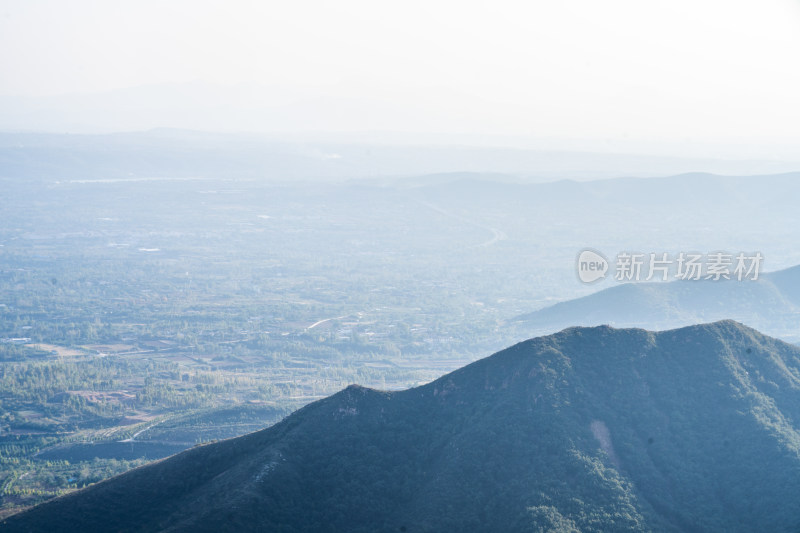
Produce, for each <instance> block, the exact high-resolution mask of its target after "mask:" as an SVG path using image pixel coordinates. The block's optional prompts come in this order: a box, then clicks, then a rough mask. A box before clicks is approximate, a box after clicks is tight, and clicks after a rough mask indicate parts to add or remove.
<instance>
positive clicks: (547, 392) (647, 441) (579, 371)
mask: <svg viewBox="0 0 800 533" xmlns="http://www.w3.org/2000/svg"><path fill="white" fill-rule="evenodd" d="M798 420H800V348H797V347H795V346H792V345H790V344H787V343H784V342H782V341H779V340H776V339H773V338H770V337H766V336H764V335H762V334H760V333H758V332H757V331H755V330H753V329H750V328H748V327H745V326H743V325H741V324H738V323H736V322H733V321H722V322H717V323H713V324H707V325H697V326H691V327H687V328H683V329H678V330H671V331H663V332H658V333H653V332H649V331H645V330H639V329H613V328H610V327H605V326H602V327H595V328H582V327H576V328H570V329H567V330H564V331H562V332H560V333H557V334H554V335H550V336H546V337H539V338H535V339H532V340H529V341H525V342H522V343H520V344H517V345H515V346H513V347H511V348H508V349H506V350H503V351H501V352H499V353H497V354H495V355H493V356H491V357H488V358H486V359H483V360H480V361H477V362H475V363H473V364H471V365H468V366H466V367H464V368H462V369H460V370H457V371H455V372H452V373H450V374H448V375H445V376H443V377H442V378H440V379H438V380H436V381H434V382H432V383H429V384H427V385H424V386H421V387H417V388H413V389H409V390H405V391H401V392H382V391H377V390H371V389H365V388H362V387H358V386H351V387H348V388H347V389H345V390H343V391H341V392H339V393H337V394H335V395H333V396H331V397H329V398H327V399H324V400H321V401H318V402H315V403H313V404H310V405H308V406H306V407H304V408H303V409H300V410H299V411H297V412H295V413H294V414H292V415H290V416H289V417H287V418H286V419H284V420H283V421H282V422H280V423H278V424H277V425H275V426H272V427H270V428H268V429H265V430H263V431H260V432H257V433H253V434H250V435H246V436H244V437H239V438H235V439H231V440H227V441H222V442H218V443H215V444H210V445H204V446H198V447H195V448H193V449H190V450H188V451H186V452H183V453H181V454H179V455H177V456H174V457H172V458H170V459H167V460H164V461H161V462H159V463H155V464H151V465H149V466H146V467H142V468H138V469H136V470H133V471H131V472H129V473H127V474H124V475H122V476H119V477H117V478H113V479H110V480H108V481H104V482H101V483H98V484H96V485H93V486H90V487H88V488H86V489H83V490H80V491H78V492H75V493H72V494H70V495H67V496H64V497H61V498H58V499H56V500H52V501H50V502H47V503H45V504H43V505H41V506H39V507H36V508H34V509H32V510H30V511H27V512H24V513H22V514H19V515H15V516H12V517H11V518H9V519H7V520H6V521H4V522H3V523H2V528H3V530H4V531H82V532H87V531H281V532H301V531H304V532H311V531H348V532H371V533H372V532H390V531H391V532H399V531H403V532H422V531H424V532H442V531H476V532H477V531H481V532H483V531H488V532H494V531H496V532H538V531H573V532H574V531H583V532H609V531H726V532H736V531H771V532H772V531H797V530H798V528H800V499H798V498H797V495H798V494H800V432H799V431H800V426H798Z"/></svg>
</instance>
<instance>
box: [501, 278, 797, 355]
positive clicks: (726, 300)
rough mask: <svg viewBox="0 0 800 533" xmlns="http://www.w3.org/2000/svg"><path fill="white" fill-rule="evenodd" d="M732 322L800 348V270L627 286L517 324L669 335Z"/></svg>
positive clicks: (532, 329)
mask: <svg viewBox="0 0 800 533" xmlns="http://www.w3.org/2000/svg"><path fill="white" fill-rule="evenodd" d="M726 318H730V319H733V320H737V321H740V322H743V323H745V324H748V325H749V326H753V327H755V328H757V329H758V330H759V331H763V332H764V333H766V334H769V335H772V336H774V337H779V338H781V339H783V340H786V341H789V342H800V266H795V267H792V268H787V269H785V270H780V271H777V272H771V273H765V274H761V275H760V276H759V279H758V280H756V281H750V280H744V281H737V280H720V281H711V280H709V281H705V280H703V281H673V282H669V283H663V282H661V283H625V284H622V285H617V286H614V287H610V288H608V289H604V290H602V291H599V292H596V293H594V294H590V295H589V296H585V297H583V298H577V299H575V300H568V301H565V302H561V303H557V304H555V305H551V306H549V307H545V308H544V309H540V310H538V311H535V312H533V313H528V314H525V315H521V316H519V317H517V318H516V319H514V320H513V321H512V323H514V325H515V326H516V327H518V328H519V329H520V330H521V331H525V332H529V334H542V333H551V332H554V331H559V330H561V329H564V328H565V327H568V326H570V325H579V326H596V325H601V324H608V325H612V326H615V327H640V328H646V329H665V328H676V327H681V326H687V325H689V324H696V323H700V322H713V321H717V320H723V319H726Z"/></svg>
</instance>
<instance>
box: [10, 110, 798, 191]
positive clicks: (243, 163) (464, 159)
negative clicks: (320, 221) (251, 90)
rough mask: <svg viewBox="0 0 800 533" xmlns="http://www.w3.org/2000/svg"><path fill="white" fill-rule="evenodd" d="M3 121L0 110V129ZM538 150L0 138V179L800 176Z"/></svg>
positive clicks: (192, 138)
mask: <svg viewBox="0 0 800 533" xmlns="http://www.w3.org/2000/svg"><path fill="white" fill-rule="evenodd" d="M8 107H9V108H13V106H11V105H9V106H8ZM123 107H125V108H126V109H127V108H129V107H130V106H128V105H126V106H123ZM0 108H2V97H0ZM131 109H133V108H131ZM2 118H3V117H2V110H0V127H1V123H2V122H3V120H2ZM58 131H64V130H58ZM66 131H70V130H69V129H67V130H66ZM537 146H538V145H536V144H534V145H533V148H506V147H499V146H492V145H488V146H486V145H477V146H475V145H469V144H464V143H450V144H444V143H443V142H442V141H441V140H439V141H436V140H435V139H434V140H431V141H430V142H428V143H426V142H424V141H423V140H420V139H419V138H417V137H415V136H412V135H405V136H399V137H397V138H395V137H393V136H389V137H387V136H385V135H381V134H377V133H376V134H363V135H356V136H354V135H333V134H328V135H321V136H309V135H305V136H303V135H296V134H288V135H277V134H255V133H210V132H201V131H193V130H183V129H171V128H157V129H152V130H146V131H130V132H124V133H108V134H64V133H40V132H31V131H24V132H17V131H8V130H6V131H5V132H3V131H0V178H6V177H12V178H19V177H26V178H45V179H48V180H62V179H120V178H126V179H127V178H143V177H145V178H149V177H203V178H224V179H259V180H266V181H279V182H280V181H292V180H297V179H304V180H334V179H336V180H343V179H364V178H376V177H380V178H387V177H405V176H423V175H428V174H438V173H451V172H468V173H474V174H479V175H480V176H483V177H486V176H489V175H496V174H497V173H500V174H511V175H514V176H524V177H526V179H527V180H529V181H552V180H554V179H582V180H584V179H597V178H615V177H618V176H653V175H659V176H669V175H674V174H680V173H682V172H687V171H689V170H700V171H705V172H714V173H718V174H734V173H736V174H774V173H779V172H787V171H791V170H795V169H796V168H797V164H790V163H780V162H773V161H724V160H714V159H700V158H678V157H670V156H656V155H638V154H631V153H612V152H592V151H588V150H579V149H574V150H573V149H561V150H552V149H547V148H542V147H539V148H537ZM480 176H479V177H480Z"/></svg>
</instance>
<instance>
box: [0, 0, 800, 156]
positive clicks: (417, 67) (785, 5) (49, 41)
mask: <svg viewBox="0 0 800 533" xmlns="http://www.w3.org/2000/svg"><path fill="white" fill-rule="evenodd" d="M798 58H800V0H761V1H757V2H756V1H752V0H747V1H742V0H670V1H648V0H604V1H599V0H547V1H538V0H529V1H526V2H507V1H493V2H464V1H462V2H435V1H432V0H429V1H423V2H417V1H403V2H391V3H390V2H378V1H375V0H372V1H363V2H362V1H356V2H353V1H346V0H345V1H327V2H322V1H318V2H308V1H302V0H300V1H296V0H293V1H279V2H272V1H269V2H263V1H262V2H256V1H231V0H228V1H224V2H223V1H199V0H191V1H183V0H179V1H178V0H176V1H163V0H162V1H143V0H137V1H113V0H101V1H89V0H71V1H69V2H65V1H63V0H18V1H16V0H0V95H6V96H8V95H25V96H46V95H58V94H65V93H95V92H102V91H108V90H112V89H119V88H126V87H136V86H142V85H151V84H165V83H181V82H189V81H191V82H208V83H213V84H223V85H225V86H235V85H237V84H244V83H249V84H257V85H258V87H259V88H258V90H257V91H256V92H257V93H258V96H257V102H256V103H255V104H253V103H252V102H250V103H248V105H249V106H250V107H252V106H253V105H255V106H262V107H264V108H273V107H275V106H286V105H290V104H291V102H292V101H293V100H296V99H303V98H305V99H310V101H312V102H313V101H314V100H315V99H316V100H318V101H322V102H323V103H326V104H325V105H329V106H330V103H331V102H334V104H333V106H334V107H335V106H337V105H339V104H341V106H342V110H343V111H341V112H340V114H339V115H337V114H336V113H333V114H332V115H331V116H326V117H325V119H324V120H322V119H320V121H317V122H314V121H313V120H312V121H310V122H303V124H307V125H308V127H309V128H312V129H328V130H335V129H337V128H339V129H343V130H348V129H349V130H353V129H380V130H387V131H389V130H393V129H399V130H404V129H405V130H410V129H414V127H417V128H418V129H420V130H421V131H427V132H430V131H434V130H438V131H447V132H455V133H470V132H472V133H475V132H491V133H495V134H515V135H534V136H547V135H553V136H560V137H573V138H600V137H604V136H607V137H613V138H634V139H639V138H641V139H656V140H672V141H680V140H685V139H698V140H701V141H708V142H712V141H713V142H726V141H731V142H751V141H752V142H756V141H757V142H761V143H767V142H777V143H783V144H795V143H798V142H800V133H799V131H798V130H799V129H800V128H798V125H799V124H800V103H799V102H800V99H799V98H800V97H798V95H800V60H799V59H798ZM364 100H369V101H372V102H373V104H367V103H363V102H364ZM343 101H345V103H343V104H342V103H341V102H343ZM375 101H378V102H379V104H374V102H375ZM337 102H338V103H337ZM301 107H302V106H301ZM311 108H312V109H315V108H314V107H313V106H311ZM362 108H363V109H362ZM360 109H362V110H361V111H359V110H360ZM412 111H413V112H416V113H417V115H415V117H416V118H415V120H414V121H413V122H410V123H403V120H404V117H407V116H409V114H411V115H413V112H412ZM291 112H292V110H291V108H290V110H289V111H287V113H289V114H291ZM309 113H312V114H313V112H312V111H309ZM323 114H324V113H323ZM426 115H427V116H433V117H435V118H436V120H433V119H432V120H431V121H429V122H426V121H425V120H424V119H422V118H421V117H424V116H426ZM281 124H285V122H284V123H281ZM162 125H165V126H172V125H180V124H162ZM1 127H2V124H0V128H1Z"/></svg>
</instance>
